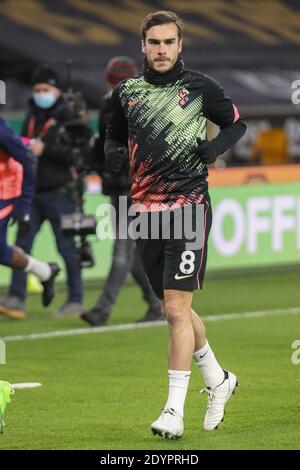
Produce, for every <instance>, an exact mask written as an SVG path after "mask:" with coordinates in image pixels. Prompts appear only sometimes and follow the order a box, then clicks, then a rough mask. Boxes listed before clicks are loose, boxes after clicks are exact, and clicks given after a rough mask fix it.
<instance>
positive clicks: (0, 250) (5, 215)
mask: <svg viewBox="0 0 300 470" xmlns="http://www.w3.org/2000/svg"><path fill="white" fill-rule="evenodd" d="M13 202H14V201H13V200H8V201H4V200H2V199H0V264H4V265H5V266H9V265H10V263H11V259H12V254H13V253H12V248H11V246H9V245H8V244H7V225H8V221H9V219H10V216H11V212H12V208H13Z"/></svg>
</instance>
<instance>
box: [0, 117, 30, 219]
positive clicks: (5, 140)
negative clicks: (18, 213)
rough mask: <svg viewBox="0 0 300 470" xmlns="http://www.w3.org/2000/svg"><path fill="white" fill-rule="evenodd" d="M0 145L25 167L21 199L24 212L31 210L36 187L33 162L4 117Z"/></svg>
mask: <svg viewBox="0 0 300 470" xmlns="http://www.w3.org/2000/svg"><path fill="white" fill-rule="evenodd" d="M0 147H1V149H3V150H4V151H5V153H7V154H8V155H9V156H10V157H12V158H13V159H14V160H16V161H17V162H19V163H20V164H21V165H22V167H23V183H22V195H21V197H20V199H21V201H22V207H23V209H24V212H29V209H30V205H31V201H32V197H33V194H34V189H35V178H34V174H33V169H32V162H31V160H30V157H29V154H28V150H27V148H26V147H25V146H24V145H23V143H22V141H21V139H20V138H19V136H18V135H17V134H16V133H15V132H14V131H13V129H12V128H11V127H9V126H8V124H7V123H6V121H5V120H4V119H3V118H0Z"/></svg>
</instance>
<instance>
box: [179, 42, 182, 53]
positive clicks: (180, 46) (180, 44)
mask: <svg viewBox="0 0 300 470" xmlns="http://www.w3.org/2000/svg"><path fill="white" fill-rule="evenodd" d="M181 51H182V39H180V40H179V44H178V53H179V54H180V52H181Z"/></svg>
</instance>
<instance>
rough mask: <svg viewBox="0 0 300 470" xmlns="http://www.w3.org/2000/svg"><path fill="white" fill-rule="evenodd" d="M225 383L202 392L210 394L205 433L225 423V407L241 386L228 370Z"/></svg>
mask: <svg viewBox="0 0 300 470" xmlns="http://www.w3.org/2000/svg"><path fill="white" fill-rule="evenodd" d="M224 373H225V378H224V381H223V382H222V383H221V384H220V385H218V386H217V387H216V388H214V389H213V390H212V389H211V388H209V387H207V388H204V389H203V390H201V393H203V392H207V393H208V401H207V411H206V414H205V418H204V429H205V431H213V430H214V429H217V427H218V425H219V424H220V423H221V422H222V421H224V414H225V411H224V409H225V405H226V403H227V402H228V400H229V398H230V397H231V395H233V394H234V393H235V389H236V387H238V386H239V383H238V381H237V378H236V376H235V375H234V374H233V373H232V372H229V371H227V370H224Z"/></svg>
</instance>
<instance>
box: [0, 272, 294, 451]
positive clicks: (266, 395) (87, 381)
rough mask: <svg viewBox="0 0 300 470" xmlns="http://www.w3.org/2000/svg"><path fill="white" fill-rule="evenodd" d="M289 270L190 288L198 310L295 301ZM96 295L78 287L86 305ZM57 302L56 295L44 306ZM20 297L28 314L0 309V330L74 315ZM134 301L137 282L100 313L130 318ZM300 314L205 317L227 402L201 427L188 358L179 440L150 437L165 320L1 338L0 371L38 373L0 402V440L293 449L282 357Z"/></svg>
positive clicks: (161, 391)
mask: <svg viewBox="0 0 300 470" xmlns="http://www.w3.org/2000/svg"><path fill="white" fill-rule="evenodd" d="M298 283H299V276H298V274H297V273H295V272H294V273H285V274H284V275H278V274H273V275H272V274H264V275H256V276H248V277H237V278H234V277H230V278H224V279H215V280H213V279H210V280H208V281H207V285H206V288H205V290H204V291H203V292H201V293H196V294H195V302H194V308H195V309H196V310H197V311H198V312H199V313H201V315H203V317H204V316H205V315H206V314H210V315H211V314H220V313H229V312H230V313H231V312H245V311H254V310H264V309H274V308H288V307H297V306H299V305H300V292H299V289H298ZM96 296H97V291H96V290H95V289H87V291H86V304H87V306H88V307H89V306H91V305H92V304H93V302H94V300H95V298H96ZM62 301H63V298H62V295H61V294H59V295H58V298H57V299H56V301H55V304H54V308H55V307H56V306H58V305H59V303H61V302H62ZM39 305H40V304H39V298H38V297H37V296H31V298H30V300H29V302H28V313H29V314H28V318H27V319H26V320H24V321H12V320H8V319H6V318H4V317H0V335H1V336H6V335H14V334H27V333H32V332H42V331H51V330H57V329H65V328H76V327H82V326H85V325H84V324H83V322H81V321H80V320H78V319H64V320H57V319H52V318H51V317H50V315H49V314H48V313H45V312H42V311H41V308H40V306H39ZM145 308H146V306H145V304H144V303H143V301H142V300H141V296H140V293H139V291H138V289H137V288H136V287H135V286H133V285H130V286H127V287H126V288H124V289H123V291H122V293H121V295H120V297H119V299H118V302H117V304H116V305H115V307H114V310H113V313H112V317H111V323H124V322H132V321H135V320H136V319H137V318H139V317H140V316H141V315H142V313H143V312H144V310H145ZM299 325H300V316H297V315H295V316H292V315H286V316H279V317H266V318H255V319H254V318H251V319H250V318H249V319H234V320H230V321H219V322H211V323H207V331H208V337H209V340H210V343H211V345H212V347H213V349H214V351H215V354H216V356H217V358H218V359H219V360H220V362H221V363H222V365H223V366H224V367H227V368H230V369H231V370H233V371H234V372H235V373H236V374H237V375H238V378H239V381H240V383H241V387H240V389H239V390H238V393H237V394H236V395H235V396H234V397H233V398H232V399H231V400H230V401H229V403H228V406H227V413H226V417H225V422H224V423H223V425H222V426H221V427H220V429H219V430H218V431H215V432H212V433H206V432H205V431H203V429H202V420H203V416H204V413H205V408H206V397H205V396H203V395H202V396H201V395H199V389H200V388H202V386H203V382H202V379H201V378H200V375H199V372H198V370H196V368H193V374H192V378H191V382H190V388H189V393H188V397H187V401H186V407H185V428H186V430H185V434H184V436H183V438H182V439H181V440H179V441H166V440H164V439H161V438H159V437H153V436H152V435H151V433H150V431H149V425H150V423H151V422H152V421H153V420H154V419H156V418H157V415H158V414H159V413H160V409H161V408H162V406H163V405H164V402H165V399H166V392H167V374H166V369H167V360H166V344H167V328H166V327H156V328H149V329H145V330H134V331H118V332H107V333H103V334H94V335H84V336H72V337H62V338H49V339H41V340H34V341H20V342H11V343H7V364H6V365H5V366H4V365H3V366H1V379H3V380H8V381H10V382H28V381H29V382H31V381H40V382H42V384H43V386H42V387H41V388H39V389H33V390H17V391H16V394H15V398H14V400H13V402H12V403H11V404H10V405H8V408H7V412H6V423H7V426H6V428H5V432H4V434H3V435H0V449H102V450H108V449H145V450H151V449H155V450H163V449H167V450H169V449H171V450H181V449H190V450H196V449H197V450H198V449H300V424H299V414H300V404H299V386H300V365H298V366H296V365H292V363H291V354H292V352H293V350H292V348H291V344H292V342H293V341H294V340H295V339H300V328H299Z"/></svg>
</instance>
